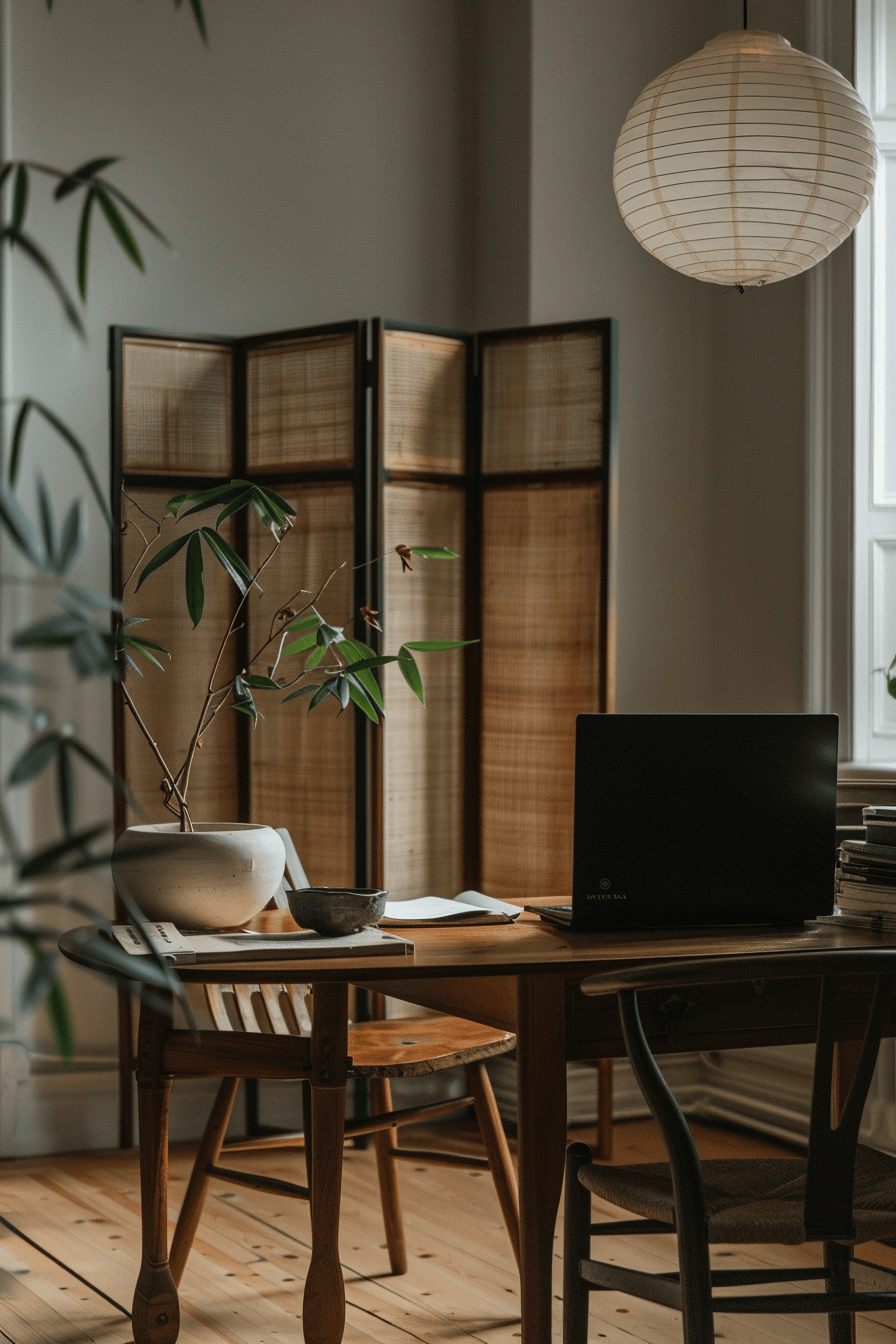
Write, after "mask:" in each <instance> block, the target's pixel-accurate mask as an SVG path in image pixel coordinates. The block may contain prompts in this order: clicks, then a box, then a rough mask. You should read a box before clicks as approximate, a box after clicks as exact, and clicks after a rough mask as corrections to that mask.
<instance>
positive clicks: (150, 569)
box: [134, 532, 194, 593]
mask: <svg viewBox="0 0 896 1344" xmlns="http://www.w3.org/2000/svg"><path fill="white" fill-rule="evenodd" d="M193 535H194V533H192V532H185V533H184V535H183V536H182V537H175V539H174V541H170V542H169V543H168V545H167V546H163V547H162V549H161V550H160V551H159V552H158V554H156V555H154V556H153V558H152V560H150V562H149V564H148V565H146V566H144V568H143V571H142V573H141V575H140V578H139V579H138V580H137V587H136V588H135V589H134V592H135V593H136V592H137V591H138V590H139V588H140V585H141V584H142V583H143V582H144V580H145V579H148V578H149V576H150V574H154V573H155V571H156V570H157V569H161V568H162V565H167V563H168V561H169V560H173V559H174V557H175V556H176V555H177V553H178V551H182V550H183V548H184V547H185V546H186V544H187V542H188V541H189V540H190V538H191V537H192V536H193Z"/></svg>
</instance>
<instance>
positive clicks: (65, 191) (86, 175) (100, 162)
mask: <svg viewBox="0 0 896 1344" xmlns="http://www.w3.org/2000/svg"><path fill="white" fill-rule="evenodd" d="M118 161H119V160H118V159H117V158H103V159H88V160H87V162H86V163H82V164H81V167H80V168H75V169H73V171H72V172H70V173H68V174H67V175H66V176H63V178H62V181H61V182H60V183H59V185H58V187H57V188H56V190H55V191H54V192H53V199H54V201H61V200H63V199H64V198H65V197H66V196H70V195H71V194H72V192H73V191H77V190H78V188H79V187H83V186H86V185H88V184H89V183H90V180H91V178H93V177H95V176H96V174H97V173H101V172H102V171H103V169H104V168H111V166H112V164H113V163H118Z"/></svg>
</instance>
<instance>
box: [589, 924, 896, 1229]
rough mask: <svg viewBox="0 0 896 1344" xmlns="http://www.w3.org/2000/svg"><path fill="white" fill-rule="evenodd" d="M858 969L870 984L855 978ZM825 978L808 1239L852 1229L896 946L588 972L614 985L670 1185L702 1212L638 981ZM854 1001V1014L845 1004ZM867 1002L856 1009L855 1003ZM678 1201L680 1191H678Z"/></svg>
mask: <svg viewBox="0 0 896 1344" xmlns="http://www.w3.org/2000/svg"><path fill="white" fill-rule="evenodd" d="M857 977H858V978H859V979H860V980H861V981H864V984H857V983H856V979H857ZM781 979H811V980H818V981H820V992H819V999H818V1032H817V1037H816V1047H815V1070H814V1076H813V1086H812V1109H811V1117H810V1122H809V1150H808V1159H807V1169H806V1188H805V1204H804V1217H805V1231H806V1239H807V1240H809V1241H828V1240H849V1239H851V1238H852V1237H853V1235H854V1225H853V1185H854V1174H855V1151H856V1144H857V1143H858V1136H859V1126H860V1124H861V1120H862V1111H863V1109H864V1106H865V1100H866V1098H867V1096H868V1089H869V1087H870V1086H871V1079H872V1076H873V1073H874V1066H875V1063H876V1062H877V1055H878V1050H879V1047H880V1042H881V1038H882V1036H883V1035H884V1034H885V1032H886V1031H887V1029H888V1028H889V1031H890V1033H891V1034H896V1025H894V1020H893V996H894V990H896V948H856V949H849V948H837V949H830V950H827V951H813V952H776V953H770V954H768V955H767V956H758V957H755V956H739V957H719V958H717V959H713V958H702V959H699V960H693V961H683V962H678V963H671V964H670V963H669V962H663V963H641V964H640V965H636V966H632V967H628V968H626V969H625V970H621V971H612V972H609V973H607V974H603V975H594V976H589V977H588V979H586V980H584V981H583V982H582V990H583V992H584V993H585V994H589V995H601V994H616V995H617V996H618V1000H619V1013H620V1018H621V1021H622V1030H623V1035H624V1038H625V1043H626V1048H627V1050H628V1053H629V1059H630V1060H631V1064H632V1068H633V1070H634V1072H635V1075H636V1077H637V1079H638V1082H639V1084H640V1086H641V1089H642V1091H643V1093H644V1096H645V1099H646V1101H647V1103H648V1105H649V1106H650V1109H651V1111H652V1112H653V1114H654V1116H655V1118H656V1119H657V1121H658V1123H659V1124H660V1127H661V1129H662V1131H663V1134H664V1137H665V1139H666V1143H667V1146H668V1150H669V1161H670V1166H671V1168H672V1179H673V1186H674V1187H675V1188H676V1190H682V1191H683V1190H684V1189H686V1188H687V1189H689V1191H690V1194H689V1197H688V1202H689V1203H691V1205H692V1207H693V1202H694V1200H695V1199H696V1200H697V1202H698V1203H699V1204H700V1205H701V1209H702V1212H701V1211H700V1210H698V1209H695V1210H694V1213H695V1216H696V1217H701V1216H705V1200H704V1199H703V1194H702V1190H703V1184H702V1176H701V1174H700V1164H699V1160H698V1158H697V1154H696V1150H695V1148H694V1145H693V1140H692V1139H691V1136H690V1131H689V1130H688V1128H687V1124H686V1122H685V1121H684V1118H683V1116H682V1115H681V1112H680V1111H679V1109H678V1106H677V1103H676V1102H675V1099H674V1097H673V1096H672V1093H671V1092H670V1090H669V1088H668V1085H667V1084H666V1082H665V1080H664V1079H663V1077H662V1074H661V1073H660V1071H659V1069H658V1067H657V1065H656V1061H655V1060H654V1057H653V1053H652V1051H651V1050H650V1047H649V1045H648V1042H647V1037H646V1035H645V1032H644V1028H643V1024H642V1022H641V1016H640V1013H639V1010H638V991H639V990H666V989H668V990H670V991H674V992H677V993H679V994H681V992H682V991H685V990H687V989H693V988H695V987H698V986H701V985H719V984H735V983H741V984H742V983H744V982H751V981H752V982H753V983H754V984H757V983H758V982H762V981H765V980H781ZM847 1004H848V1005H849V1011H848V1015H847V1013H846V1011H845V1010H846V1005H847ZM857 1008H858V1009H860V1016H858V1017H857V1014H856V1010H857ZM846 1021H848V1022H849V1035H850V1036H851V1037H853V1038H855V1037H856V1036H858V1035H861V1038H862V1045H861V1049H860V1052H859V1057H858V1062H857V1064H856V1067H855V1071H854V1073H853V1077H852V1081H851V1084H850V1088H849V1093H848V1095H847V1097H846V1100H845V1102H844V1103H843V1105H842V1106H841V1108H840V1114H839V1116H837V1117H836V1119H835V1118H834V1082H835V1079H834V1059H835V1056H834V1046H835V1044H836V1041H837V1038H838V1036H842V1035H843V1034H844V1031H843V1024H844V1022H846ZM676 1202H678V1198H677V1196H676Z"/></svg>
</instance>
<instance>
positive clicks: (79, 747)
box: [67, 737, 139, 807]
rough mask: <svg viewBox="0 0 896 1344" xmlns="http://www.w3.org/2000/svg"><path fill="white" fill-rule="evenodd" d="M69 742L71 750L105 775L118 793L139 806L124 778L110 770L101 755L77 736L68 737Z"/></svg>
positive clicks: (107, 781)
mask: <svg viewBox="0 0 896 1344" xmlns="http://www.w3.org/2000/svg"><path fill="white" fill-rule="evenodd" d="M67 743H68V749H69V751H76V752H77V753H78V755H79V756H80V757H81V759H82V760H83V761H86V762H87V764H88V765H89V766H91V768H92V769H94V770H95V771H96V772H97V774H98V775H101V776H102V777H103V779H104V780H105V781H106V783H107V784H111V785H112V788H113V789H114V790H115V792H116V793H119V794H121V796H122V798H125V799H127V801H128V803H130V805H131V806H132V807H138V806H139V804H138V803H137V801H136V799H135V798H134V795H133V794H132V793H131V791H130V789H129V788H128V786H127V784H126V783H125V782H124V780H123V779H121V778H120V777H119V776H118V775H116V774H115V772H114V770H110V769H109V767H108V765H106V763H105V761H101V760H100V758H99V756H97V755H96V753H95V752H93V751H91V749H90V747H88V746H85V745H84V743H83V742H81V741H80V739H79V738H77V737H70V738H68V739H67Z"/></svg>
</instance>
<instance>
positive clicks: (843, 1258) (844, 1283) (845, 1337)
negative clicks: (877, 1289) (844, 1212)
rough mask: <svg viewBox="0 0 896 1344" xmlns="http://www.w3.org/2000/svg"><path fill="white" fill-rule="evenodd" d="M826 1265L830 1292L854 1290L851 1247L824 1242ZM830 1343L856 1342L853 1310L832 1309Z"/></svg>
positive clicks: (830, 1315) (849, 1343) (850, 1343)
mask: <svg viewBox="0 0 896 1344" xmlns="http://www.w3.org/2000/svg"><path fill="white" fill-rule="evenodd" d="M824 1267H825V1269H826V1270H827V1272H828V1277H827V1290H828V1292H829V1293H850V1292H852V1281H851V1279H850V1274H849V1247H848V1246H844V1245H843V1244H842V1243H841V1242H839V1241H826V1242H825V1244H824ZM828 1339H829V1341H830V1344H856V1318H855V1315H854V1314H853V1312H851V1311H832V1312H831V1313H830V1314H829V1316H828Z"/></svg>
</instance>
